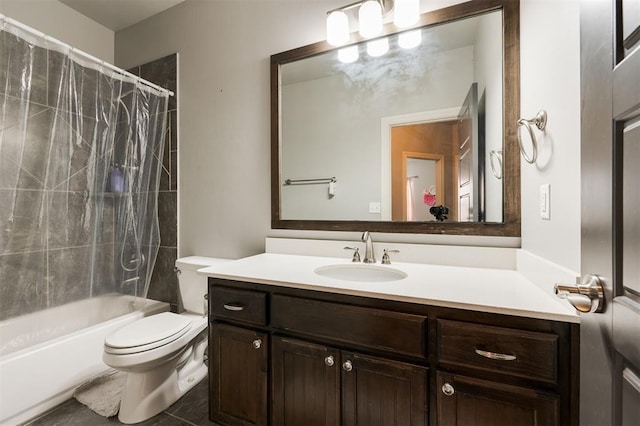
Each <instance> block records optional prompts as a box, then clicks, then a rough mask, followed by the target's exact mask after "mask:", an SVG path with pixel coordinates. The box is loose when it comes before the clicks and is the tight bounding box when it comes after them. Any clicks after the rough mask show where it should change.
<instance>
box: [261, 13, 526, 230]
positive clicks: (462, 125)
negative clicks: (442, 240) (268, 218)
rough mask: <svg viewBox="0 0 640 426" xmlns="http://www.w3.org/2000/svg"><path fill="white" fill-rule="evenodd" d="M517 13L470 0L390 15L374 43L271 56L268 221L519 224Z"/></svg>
mask: <svg viewBox="0 0 640 426" xmlns="http://www.w3.org/2000/svg"><path fill="white" fill-rule="evenodd" d="M518 21H519V18H518V3H517V2H514V1H505V2H502V1H491V2H486V1H471V2H467V3H461V4H459V5H456V6H452V7H449V8H445V9H440V10H438V11H434V12H430V13H427V14H423V15H422V16H421V22H420V24H419V25H417V26H416V28H418V29H417V30H416V29H415V28H414V29H412V30H410V31H405V32H402V33H395V34H394V33H393V28H392V27H393V26H392V24H389V25H388V26H387V27H385V34H384V36H383V37H381V38H379V39H377V42H378V43H380V42H381V41H382V43H384V44H386V45H387V47H386V48H384V49H383V50H386V52H385V53H383V54H376V52H371V51H368V50H367V49H368V47H367V45H368V44H369V42H361V43H356V44H353V45H351V46H348V47H349V48H350V49H351V50H352V51H353V50H356V51H357V53H356V55H357V59H355V60H354V59H353V58H351V59H349V61H348V62H344V61H341V60H340V59H339V57H338V56H339V54H341V55H342V54H343V53H344V52H345V50H343V49H332V48H330V47H329V46H328V45H327V44H326V43H324V42H321V43H316V44H314V45H310V46H306V47H302V48H299V49H295V50H292V51H289V52H284V53H281V54H278V55H274V56H272V67H271V72H272V80H271V81H272V227H273V228H280V229H316V230H345V231H346V230H352V231H361V230H364V229H367V230H370V231H377V232H412V233H439V234H444V233H448V234H474V235H504V236H519V235H520V194H519V186H520V179H519V156H518V149H517V142H516V141H515V139H514V136H515V131H516V120H517V118H518V115H519V67H518V64H519V47H518V28H519V26H518V25H519V22H518ZM409 34H413V35H414V36H415V35H416V34H417V35H418V36H419V38H420V39H421V41H420V43H419V44H417V45H415V46H413V47H411V48H406V38H407V36H408V35H409ZM403 39H404V40H403ZM400 44H402V45H404V46H405V47H400V46H399V45H400ZM369 49H370V47H369ZM343 59H344V58H343ZM496 158H498V159H501V160H502V161H501V162H500V161H496ZM500 166H501V167H500ZM496 167H498V168H499V170H496Z"/></svg>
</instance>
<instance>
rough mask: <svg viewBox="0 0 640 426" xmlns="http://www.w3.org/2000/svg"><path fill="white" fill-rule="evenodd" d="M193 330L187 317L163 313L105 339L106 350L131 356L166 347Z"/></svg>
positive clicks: (139, 321) (119, 330)
mask: <svg viewBox="0 0 640 426" xmlns="http://www.w3.org/2000/svg"><path fill="white" fill-rule="evenodd" d="M190 329H191V320H190V319H189V318H187V317H184V316H181V315H178V314H174V313H171V312H163V313H161V314H158V315H153V316H150V317H146V318H142V319H140V320H138V321H136V322H134V323H131V324H129V325H127V326H125V327H122V328H120V329H118V330H116V331H115V332H113V333H111V334H110V335H108V336H107V337H106V338H105V342H104V350H105V352H107V353H110V354H114V355H130V354H135V353H139V352H145V351H150V350H153V349H156V348H159V347H161V346H165V345H167V344H169V343H171V342H173V341H175V340H177V339H180V337H182V336H184V335H185V334H187V332H189V330H190Z"/></svg>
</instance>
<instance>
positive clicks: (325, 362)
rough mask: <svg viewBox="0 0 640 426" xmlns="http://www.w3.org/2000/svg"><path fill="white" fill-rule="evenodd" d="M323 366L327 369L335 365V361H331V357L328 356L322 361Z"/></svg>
mask: <svg viewBox="0 0 640 426" xmlns="http://www.w3.org/2000/svg"><path fill="white" fill-rule="evenodd" d="M324 364H325V365H326V366H327V367H333V364H335V361H334V360H333V355H329V356H328V357H326V358H325V359H324Z"/></svg>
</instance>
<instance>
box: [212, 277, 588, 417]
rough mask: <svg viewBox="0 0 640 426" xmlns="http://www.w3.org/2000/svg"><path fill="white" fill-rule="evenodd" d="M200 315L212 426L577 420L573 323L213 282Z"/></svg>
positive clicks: (574, 332)
mask: <svg viewBox="0 0 640 426" xmlns="http://www.w3.org/2000/svg"><path fill="white" fill-rule="evenodd" d="M209 312H210V320H211V327H210V330H211V332H210V333H211V334H210V336H212V338H211V339H210V353H211V354H212V361H211V363H210V395H211V397H210V404H211V419H212V420H213V421H215V422H217V423H219V424H221V425H248V424H271V425H274V426H276V425H277V426H280V425H283V426H284V425H292V426H293V425H295V426H297V425H374V424H384V425H403V426H404V425H410V426H417V425H429V424H431V425H475V424H477V425H487V424H492V425H577V424H578V358H579V348H578V338H579V337H578V336H579V328H578V326H577V325H576V324H571V323H566V322H562V321H553V320H545V319H533V318H525V317H519V316H511V315H503V314H497V313H487V312H477V311H473V310H463V309H455V308H447V307H438V306H431V305H426V304H421V303H409V302H400V301H389V300H382V299H376V298H369V297H361V296H353V295H344V294H335V293H329V292H323V291H312V290H303V289H296V288H287V287H281V286H272V285H263V284H256V283H249V282H241V281H233V280H227V279H218V278H209ZM257 340H259V342H260V343H259V344H257V343H256V341H257ZM256 346H258V347H257V348H256Z"/></svg>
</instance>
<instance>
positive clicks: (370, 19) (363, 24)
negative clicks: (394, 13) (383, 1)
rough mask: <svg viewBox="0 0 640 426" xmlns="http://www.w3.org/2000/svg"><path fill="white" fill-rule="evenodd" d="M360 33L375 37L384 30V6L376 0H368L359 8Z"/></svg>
mask: <svg viewBox="0 0 640 426" xmlns="http://www.w3.org/2000/svg"><path fill="white" fill-rule="evenodd" d="M358 21H359V23H360V35H361V36H362V37H364V38H371V37H375V36H377V35H378V34H380V33H381V32H382V6H380V3H378V2H377V1H376V0H367V1H365V2H364V3H362V6H360V9H359V10H358Z"/></svg>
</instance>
